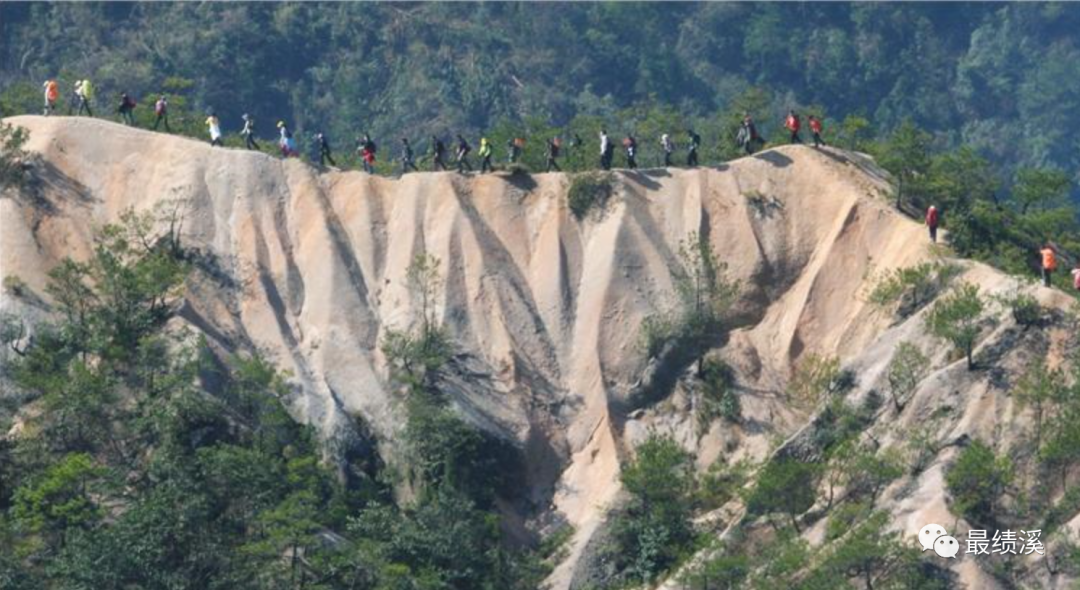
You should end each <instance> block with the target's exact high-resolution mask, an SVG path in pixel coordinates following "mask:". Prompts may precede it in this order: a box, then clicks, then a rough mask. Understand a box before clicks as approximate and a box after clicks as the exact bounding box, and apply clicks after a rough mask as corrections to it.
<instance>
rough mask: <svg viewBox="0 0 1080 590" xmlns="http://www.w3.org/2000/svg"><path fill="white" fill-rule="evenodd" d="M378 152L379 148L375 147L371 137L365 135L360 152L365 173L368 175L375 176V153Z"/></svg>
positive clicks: (361, 141)
mask: <svg viewBox="0 0 1080 590" xmlns="http://www.w3.org/2000/svg"><path fill="white" fill-rule="evenodd" d="M377 150H378V148H377V147H376V146H375V142H374V141H373V140H372V139H371V136H370V135H368V134H367V133H365V134H364V137H363V138H362V139H361V140H360V146H359V148H358V151H359V152H360V162H361V164H363V166H364V172H367V173H368V174H375V152H376V151H377Z"/></svg>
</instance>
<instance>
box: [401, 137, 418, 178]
mask: <svg viewBox="0 0 1080 590" xmlns="http://www.w3.org/2000/svg"><path fill="white" fill-rule="evenodd" d="M410 169H411V170H412V171H413V172H419V171H420V170H419V169H418V168H417V167H416V164H414V163H413V149H412V146H411V145H409V139H408V138H407V137H402V138H401V175H402V176H404V175H405V173H407V172H408V171H409V170H410Z"/></svg>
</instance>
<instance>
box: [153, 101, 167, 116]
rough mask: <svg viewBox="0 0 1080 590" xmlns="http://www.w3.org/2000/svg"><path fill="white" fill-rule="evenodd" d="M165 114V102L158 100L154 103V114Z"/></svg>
mask: <svg viewBox="0 0 1080 590" xmlns="http://www.w3.org/2000/svg"><path fill="white" fill-rule="evenodd" d="M164 112H165V101H163V100H159V101H157V102H156V103H154V113H155V114H158V115H160V114H161V113H164Z"/></svg>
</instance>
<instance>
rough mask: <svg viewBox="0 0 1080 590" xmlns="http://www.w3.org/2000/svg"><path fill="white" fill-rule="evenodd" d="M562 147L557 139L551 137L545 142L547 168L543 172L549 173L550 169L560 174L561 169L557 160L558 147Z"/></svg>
mask: <svg viewBox="0 0 1080 590" xmlns="http://www.w3.org/2000/svg"><path fill="white" fill-rule="evenodd" d="M561 145H562V141H561V140H560V139H559V138H558V137H553V138H551V139H549V140H548V141H547V167H546V169H545V172H551V169H552V168H554V169H555V170H557V171H559V172H562V168H559V164H558V162H556V161H555V160H557V159H558V158H559V147H560V146H561Z"/></svg>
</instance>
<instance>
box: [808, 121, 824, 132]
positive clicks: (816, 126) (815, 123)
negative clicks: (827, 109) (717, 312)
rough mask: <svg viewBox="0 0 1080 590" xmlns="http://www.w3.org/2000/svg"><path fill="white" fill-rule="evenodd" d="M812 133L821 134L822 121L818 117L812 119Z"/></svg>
mask: <svg viewBox="0 0 1080 590" xmlns="http://www.w3.org/2000/svg"><path fill="white" fill-rule="evenodd" d="M810 131H813V132H814V133H821V119H818V118H817V117H813V118H811V119H810Z"/></svg>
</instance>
